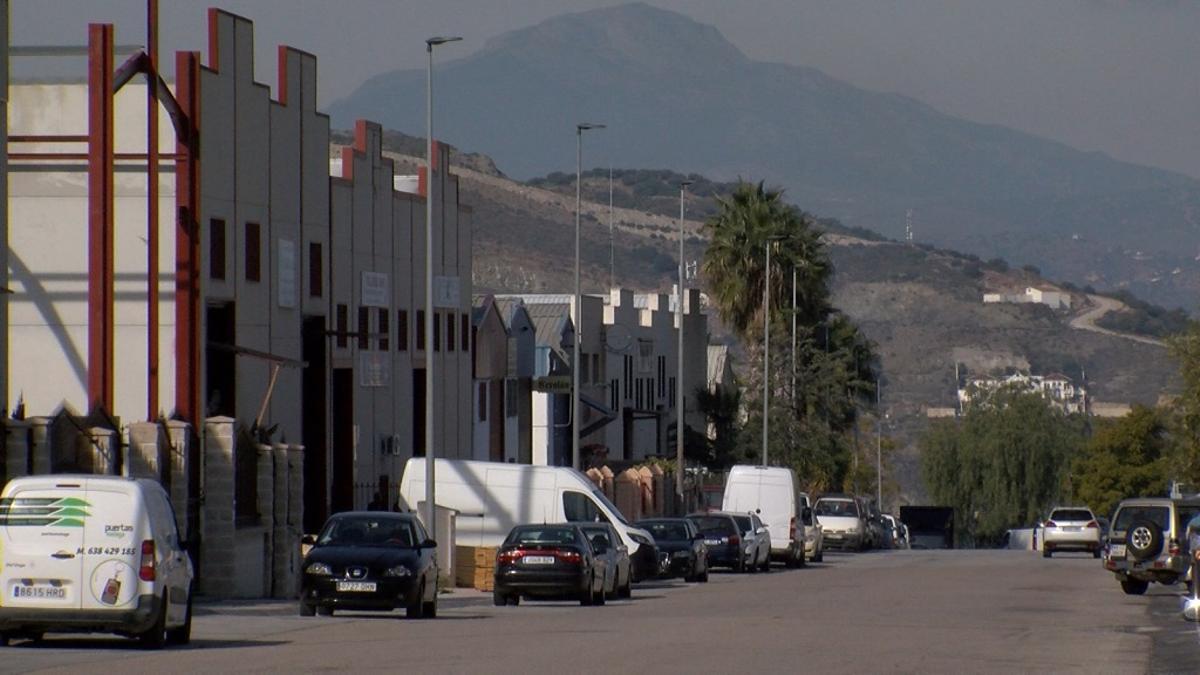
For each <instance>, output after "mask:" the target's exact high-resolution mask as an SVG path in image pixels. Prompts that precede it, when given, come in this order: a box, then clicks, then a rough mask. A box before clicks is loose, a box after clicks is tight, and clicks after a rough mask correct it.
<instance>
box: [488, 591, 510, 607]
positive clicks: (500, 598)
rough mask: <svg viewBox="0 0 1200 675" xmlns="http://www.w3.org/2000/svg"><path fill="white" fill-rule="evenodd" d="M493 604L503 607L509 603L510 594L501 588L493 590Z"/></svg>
mask: <svg viewBox="0 0 1200 675" xmlns="http://www.w3.org/2000/svg"><path fill="white" fill-rule="evenodd" d="M492 604H493V605H495V606H497V607H503V606H505V605H507V604H508V596H507V595H505V594H504V593H501V592H500V591H499V590H494V591H492Z"/></svg>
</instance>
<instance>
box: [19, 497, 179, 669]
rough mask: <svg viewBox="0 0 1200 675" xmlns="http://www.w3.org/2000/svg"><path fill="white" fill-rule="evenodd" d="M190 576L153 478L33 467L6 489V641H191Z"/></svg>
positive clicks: (171, 517)
mask: <svg viewBox="0 0 1200 675" xmlns="http://www.w3.org/2000/svg"><path fill="white" fill-rule="evenodd" d="M192 577H193V571H192V562H191V559H190V558H189V557H188V555H187V552H186V551H185V550H184V549H183V547H182V545H181V543H180V541H179V531H178V529H177V528H176V526H175V514H174V511H172V510H171V503H170V500H169V499H168V497H167V493H166V492H165V491H164V490H163V489H162V486H160V485H159V484H158V483H155V482H154V481H150V480H136V479H130V478H118V477H111V476H91V475H88V476H72V475H58V476H55V475H51V476H30V477H26V478H17V479H14V480H12V481H9V483H8V485H6V486H5V487H4V492H3V493H0V644H4V645H7V644H8V642H9V640H12V639H17V638H27V639H32V640H38V639H41V637H42V635H43V634H44V633H48V632H51V633H58V632H71V633H75V632H83V633H91V632H103V633H117V634H120V635H125V636H129V637H136V638H137V639H138V640H139V641H140V642H141V643H142V644H143V646H146V647H150V648H161V647H162V646H163V645H165V644H184V643H187V642H188V641H189V639H190V637H191V623H192Z"/></svg>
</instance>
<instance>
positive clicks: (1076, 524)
mask: <svg viewBox="0 0 1200 675" xmlns="http://www.w3.org/2000/svg"><path fill="white" fill-rule="evenodd" d="M1055 551H1086V552H1088V553H1091V554H1092V557H1095V558H1099V557H1100V523H1099V522H1097V520H1096V516H1095V515H1093V514H1092V510H1091V509H1089V508H1088V507H1086V506H1058V507H1055V508H1053V509H1051V510H1050V515H1049V516H1047V517H1046V521H1045V522H1044V523H1042V557H1044V558H1049V557H1050V556H1052V555H1054V552H1055Z"/></svg>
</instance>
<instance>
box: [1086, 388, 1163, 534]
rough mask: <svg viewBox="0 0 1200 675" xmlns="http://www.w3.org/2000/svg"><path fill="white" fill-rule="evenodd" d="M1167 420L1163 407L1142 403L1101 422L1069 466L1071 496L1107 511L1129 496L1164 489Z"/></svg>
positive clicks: (1151, 493)
mask: <svg viewBox="0 0 1200 675" xmlns="http://www.w3.org/2000/svg"><path fill="white" fill-rule="evenodd" d="M1167 425H1168V419H1167V414H1166V412H1165V411H1163V410H1159V409H1157V408H1147V407H1145V406H1140V405H1139V406H1134V408H1133V410H1132V411H1130V412H1129V414H1127V415H1125V416H1124V417H1122V418H1120V419H1116V420H1104V421H1102V422H1100V424H1099V427H1098V428H1097V429H1096V431H1095V433H1094V434H1093V436H1092V437H1091V439H1089V440H1088V442H1087V443H1086V444H1085V445H1084V446H1083V448H1082V449H1081V450H1080V452H1079V454H1078V455H1077V456H1076V457H1075V461H1074V462H1073V463H1072V466H1071V488H1072V492H1073V494H1074V498H1075V501H1077V502H1082V503H1084V504H1087V505H1088V506H1089V507H1091V509H1092V511H1093V512H1094V513H1096V514H1098V515H1110V514H1112V512H1113V511H1114V510H1115V509H1116V506H1117V503H1118V502H1120V501H1121V500H1122V499H1125V498H1127V497H1147V496H1151V495H1163V494H1166V492H1167V488H1168V483H1169V482H1170V481H1169V478H1168V472H1169V470H1168V468H1167V462H1168V456H1169V452H1170V438H1169V435H1168V431H1167Z"/></svg>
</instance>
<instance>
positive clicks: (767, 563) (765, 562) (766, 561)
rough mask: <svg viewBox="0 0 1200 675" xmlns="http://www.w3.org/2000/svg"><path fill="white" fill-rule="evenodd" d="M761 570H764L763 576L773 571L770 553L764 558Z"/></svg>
mask: <svg viewBox="0 0 1200 675" xmlns="http://www.w3.org/2000/svg"><path fill="white" fill-rule="evenodd" d="M761 569H762V572H763V574H766V573H767V572H770V571H771V554H770V553H768V554H767V556H766V557H765V558H763V561H762V568H761Z"/></svg>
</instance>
